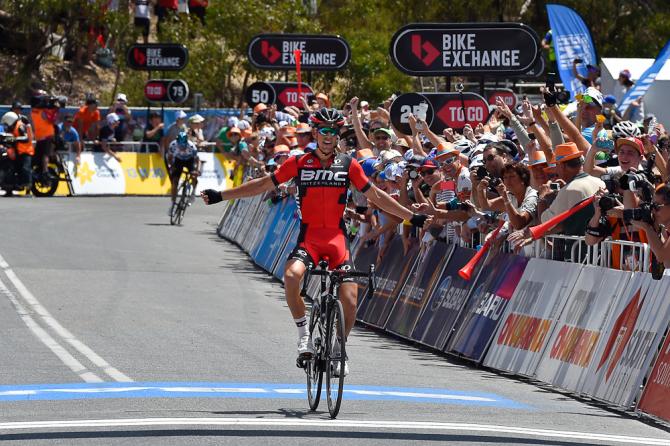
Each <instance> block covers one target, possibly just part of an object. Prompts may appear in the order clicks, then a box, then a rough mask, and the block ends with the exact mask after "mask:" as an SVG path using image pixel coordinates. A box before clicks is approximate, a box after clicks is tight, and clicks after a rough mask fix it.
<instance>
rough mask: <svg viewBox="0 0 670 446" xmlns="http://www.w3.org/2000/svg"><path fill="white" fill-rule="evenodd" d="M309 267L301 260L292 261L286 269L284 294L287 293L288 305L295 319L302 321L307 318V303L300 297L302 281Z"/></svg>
mask: <svg viewBox="0 0 670 446" xmlns="http://www.w3.org/2000/svg"><path fill="white" fill-rule="evenodd" d="M306 270H307V267H306V266H305V264H304V263H302V262H301V261H300V260H296V259H291V260H289V261H288V262H286V268H285V269H284V292H285V293H286V303H287V304H288V308H289V309H290V310H291V315H292V316H293V319H300V318H302V317H304V316H305V301H304V300H303V299H302V296H300V290H301V287H300V281H301V280H302V277H303V276H304V275H305V271H306Z"/></svg>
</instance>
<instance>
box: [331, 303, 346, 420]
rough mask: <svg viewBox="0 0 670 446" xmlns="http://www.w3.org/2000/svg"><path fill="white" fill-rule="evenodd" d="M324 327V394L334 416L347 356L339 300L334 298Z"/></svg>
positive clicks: (340, 395)
mask: <svg viewBox="0 0 670 446" xmlns="http://www.w3.org/2000/svg"><path fill="white" fill-rule="evenodd" d="M326 327H327V328H326V337H327V339H326V396H327V399H328V412H330V417H331V418H335V417H336V416H337V414H338V413H339V411H340V405H341V404H342V390H343V389H344V369H345V363H346V357H347V354H346V350H345V345H344V344H345V333H344V310H343V309H342V303H341V302H340V301H339V300H334V301H333V303H332V306H331V308H330V311H329V314H328V323H327V324H326ZM336 342H337V343H339V345H340V351H339V353H338V352H335V351H334V350H333V347H334V346H335V343H336ZM336 367H337V368H339V370H340V374H339V376H335V369H336Z"/></svg>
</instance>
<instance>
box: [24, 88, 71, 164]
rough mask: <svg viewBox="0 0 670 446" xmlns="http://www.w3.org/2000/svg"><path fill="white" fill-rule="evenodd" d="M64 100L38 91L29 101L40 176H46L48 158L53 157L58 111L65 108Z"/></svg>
mask: <svg viewBox="0 0 670 446" xmlns="http://www.w3.org/2000/svg"><path fill="white" fill-rule="evenodd" d="M64 102H65V100H64V98H56V97H54V96H50V95H48V94H46V92H45V91H43V90H38V91H37V94H36V95H35V96H33V98H32V99H31V101H30V105H31V107H32V110H31V112H30V118H31V119H32V121H33V131H34V136H35V141H37V142H36V144H35V158H36V160H37V161H39V162H41V166H42V175H47V170H48V167H49V158H50V157H52V156H53V155H54V147H55V146H54V144H55V137H56V121H57V118H58V110H59V109H60V108H61V107H62V106H65V103H64Z"/></svg>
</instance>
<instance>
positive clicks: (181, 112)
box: [175, 110, 186, 119]
mask: <svg viewBox="0 0 670 446" xmlns="http://www.w3.org/2000/svg"><path fill="white" fill-rule="evenodd" d="M185 117H186V113H184V110H177V113H176V114H175V118H176V119H184V118H185Z"/></svg>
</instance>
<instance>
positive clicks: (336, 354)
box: [332, 340, 349, 377]
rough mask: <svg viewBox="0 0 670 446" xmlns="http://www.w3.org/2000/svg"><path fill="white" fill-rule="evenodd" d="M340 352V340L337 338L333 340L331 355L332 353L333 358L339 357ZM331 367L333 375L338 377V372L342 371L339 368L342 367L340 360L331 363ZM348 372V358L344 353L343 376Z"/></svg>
mask: <svg viewBox="0 0 670 446" xmlns="http://www.w3.org/2000/svg"><path fill="white" fill-rule="evenodd" d="M340 354H341V353H340V342H339V340H338V341H335V345H333V355H332V357H333V358H339V357H340ZM332 367H333V376H338V377H339V376H340V373H341V371H342V370H341V369H342V362H341V361H339V360H338V361H337V362H335V363H334V364H333V365H332ZM348 374H349V358H347V357H346V354H345V357H344V376H347V375H348Z"/></svg>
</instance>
